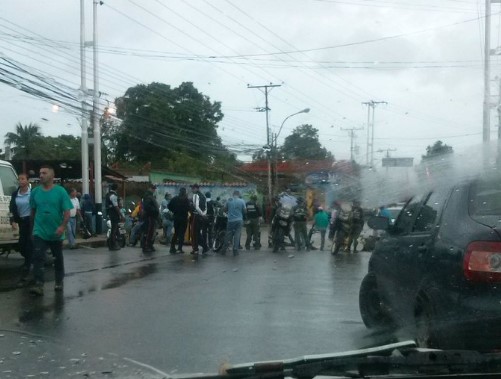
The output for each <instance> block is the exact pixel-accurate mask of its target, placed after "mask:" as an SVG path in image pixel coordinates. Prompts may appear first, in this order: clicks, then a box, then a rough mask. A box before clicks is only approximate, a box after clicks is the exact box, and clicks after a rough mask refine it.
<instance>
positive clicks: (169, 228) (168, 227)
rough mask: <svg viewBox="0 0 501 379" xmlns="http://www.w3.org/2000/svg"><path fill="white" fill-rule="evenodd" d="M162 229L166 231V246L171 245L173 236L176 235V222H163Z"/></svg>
mask: <svg viewBox="0 0 501 379" xmlns="http://www.w3.org/2000/svg"><path fill="white" fill-rule="evenodd" d="M162 227H163V229H164V237H165V244H166V245H170V241H171V240H172V234H173V233H174V222H173V221H171V220H165V219H164V220H163V222H162Z"/></svg>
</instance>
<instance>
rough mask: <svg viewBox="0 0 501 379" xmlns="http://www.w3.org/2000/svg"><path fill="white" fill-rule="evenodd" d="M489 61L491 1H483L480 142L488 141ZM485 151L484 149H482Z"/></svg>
mask: <svg viewBox="0 0 501 379" xmlns="http://www.w3.org/2000/svg"><path fill="white" fill-rule="evenodd" d="M490 60H491V0H485V47H484V104H483V105H484V107H483V128H482V141H483V142H484V143H487V142H489V140H490V128H491V126H490V117H491V112H490V101H491V99H490V98H491V90H490V79H489V78H490V73H491V71H490V70H491V68H490ZM484 150H485V149H484Z"/></svg>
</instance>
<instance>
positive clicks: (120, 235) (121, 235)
mask: <svg viewBox="0 0 501 379" xmlns="http://www.w3.org/2000/svg"><path fill="white" fill-rule="evenodd" d="M106 226H107V228H108V230H107V231H106V245H107V246H108V249H110V250H112V249H113V247H114V246H112V242H111V220H110V219H109V218H108V220H106ZM126 235H127V230H126V229H125V223H124V222H119V223H118V232H117V236H116V241H117V242H118V245H119V246H120V247H121V248H124V247H125V243H126V241H125V240H126Z"/></svg>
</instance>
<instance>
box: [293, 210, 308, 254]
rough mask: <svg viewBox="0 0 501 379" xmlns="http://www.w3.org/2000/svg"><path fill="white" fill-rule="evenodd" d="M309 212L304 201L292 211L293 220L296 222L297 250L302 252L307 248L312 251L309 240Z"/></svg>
mask: <svg viewBox="0 0 501 379" xmlns="http://www.w3.org/2000/svg"><path fill="white" fill-rule="evenodd" d="M307 215H308V212H307V210H306V204H305V203H304V201H299V202H298V204H297V205H296V206H295V207H294V209H293V210H292V218H293V220H294V238H295V239H296V250H301V249H302V248H303V244H304V247H306V250H307V251H310V242H309V238H308V233H307V228H306V222H307Z"/></svg>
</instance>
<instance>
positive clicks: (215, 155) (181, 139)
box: [103, 82, 235, 167]
mask: <svg viewBox="0 0 501 379" xmlns="http://www.w3.org/2000/svg"><path fill="white" fill-rule="evenodd" d="M115 104H116V106H117V117H118V118H119V119H120V120H121V122H120V123H116V122H112V123H105V126H104V131H103V142H104V144H105V147H106V149H107V155H108V158H109V161H122V162H130V163H146V162H151V163H152V165H153V166H154V167H168V166H171V165H174V166H175V162H176V161H183V162H186V160H187V159H186V157H189V158H192V159H193V160H194V161H196V162H199V164H201V165H202V166H203V165H205V164H216V163H217V162H218V161H220V160H228V159H229V160H233V159H234V158H235V157H234V156H233V155H231V154H230V153H229V152H228V151H227V150H226V148H225V147H224V146H223V145H222V143H221V139H220V138H219V136H218V134H217V127H218V125H217V123H218V122H219V121H221V120H222V119H223V114H222V112H221V104H220V103H219V102H211V101H210V99H209V97H207V96H205V95H203V94H202V93H200V92H199V91H198V90H197V89H196V88H195V87H194V86H193V83H191V82H185V83H182V84H181V85H179V87H176V88H171V86H169V85H167V84H162V83H156V82H154V83H151V84H148V85H143V84H140V85H137V86H135V87H131V88H129V89H128V90H127V91H126V92H125V95H124V96H122V97H120V98H118V99H116V101H115Z"/></svg>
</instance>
